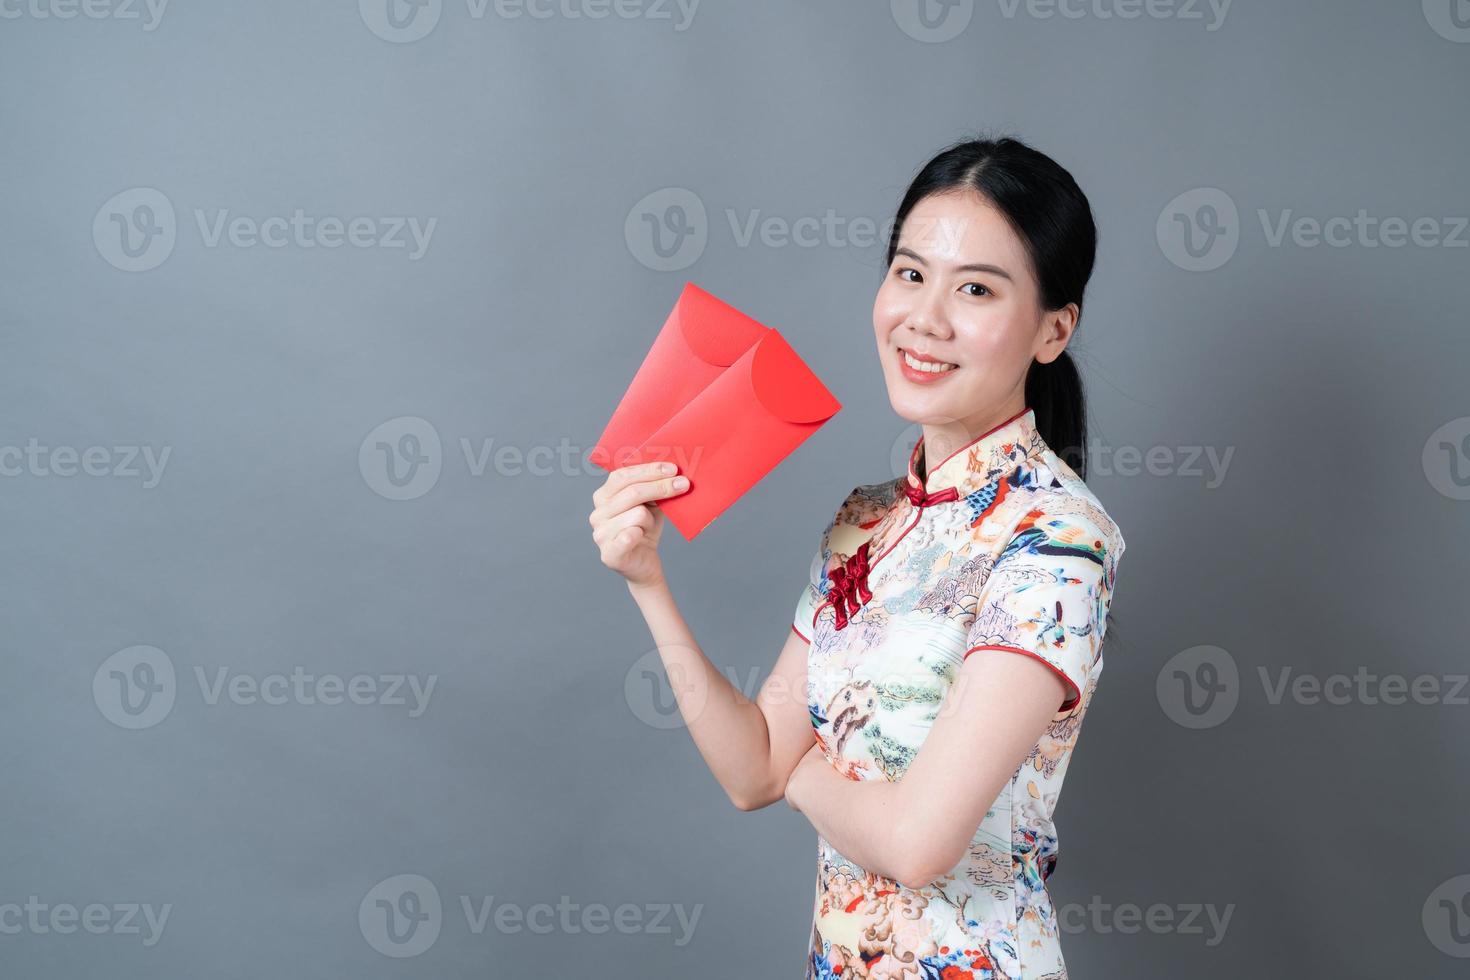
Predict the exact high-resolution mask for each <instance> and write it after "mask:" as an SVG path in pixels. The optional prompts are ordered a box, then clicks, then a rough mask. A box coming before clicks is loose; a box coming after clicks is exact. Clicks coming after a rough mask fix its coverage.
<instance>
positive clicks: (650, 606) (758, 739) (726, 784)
mask: <svg viewBox="0 0 1470 980" xmlns="http://www.w3.org/2000/svg"><path fill="white" fill-rule="evenodd" d="M628 591H629V592H630V593H631V594H632V596H633V600H634V601H635V602H637V604H638V608H639V610H640V611H641V612H642V613H643V618H644V620H645V621H647V623H648V629H649V632H650V633H652V634H653V642H654V644H655V645H656V646H657V647H658V652H659V656H660V657H661V658H662V659H663V664H664V671H665V672H666V674H667V675H668V679H669V686H670V687H672V688H673V690H674V699H675V701H676V702H677V703H678V705H679V712H680V714H681V715H682V716H683V719H684V725H685V727H686V728H688V729H689V735H690V737H692V738H693V739H694V744H695V745H696V746H697V747H698V748H699V753H700V755H702V756H703V757H704V761H705V764H706V765H707V766H709V770H710V772H711V773H712V774H714V777H715V779H716V780H717V781H718V782H719V784H720V786H721V787H722V788H723V789H724V790H725V794H726V795H727V796H729V798H730V801H731V802H732V803H734V804H735V805H736V806H737V807H739V808H740V809H742V810H750V809H756V808H758V807H761V806H765V805H766V804H768V803H769V802H771V801H772V800H773V799H780V797H781V793H782V791H783V790H784V788H785V779H784V777H783V778H782V780H781V783H782V785H780V786H775V785H774V779H775V777H774V774H773V772H772V767H771V740H770V733H769V731H768V729H767V727H766V718H765V715H764V714H763V713H762V712H761V709H760V707H759V705H757V704H756V703H755V702H753V701H751V700H749V699H747V698H746V697H745V696H744V695H742V694H741V693H740V691H739V690H738V689H737V688H736V687H735V685H734V684H731V683H730V681H729V679H728V678H727V677H725V675H724V674H723V673H721V672H720V671H719V670H717V669H716V668H715V666H714V664H712V663H710V661H709V658H708V657H706V656H705V655H704V651H703V650H701V649H700V647H699V644H698V643H697V642H696V641H695V639H694V634H693V633H692V632H691V631H690V629H689V626H688V624H687V623H685V621H684V617H683V615H682V614H681V613H680V612H679V607H678V605H677V604H676V603H675V602H674V597H673V593H672V592H671V591H670V590H669V587H668V584H667V583H666V582H661V583H659V584H657V585H653V586H635V585H633V584H631V583H630V584H629V586H628Z"/></svg>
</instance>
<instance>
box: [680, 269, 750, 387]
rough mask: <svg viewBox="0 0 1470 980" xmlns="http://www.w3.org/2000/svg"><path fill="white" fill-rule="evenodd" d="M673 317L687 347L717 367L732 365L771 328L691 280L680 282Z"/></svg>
mask: <svg viewBox="0 0 1470 980" xmlns="http://www.w3.org/2000/svg"><path fill="white" fill-rule="evenodd" d="M673 316H674V318H675V319H676V320H677V321H678V326H679V329H680V330H681V331H682V332H683V335H684V342H685V343H687V344H688V345H689V349H690V350H692V351H693V352H694V353H695V355H696V356H698V357H699V359H700V360H702V361H705V362H707V363H709V364H714V365H716V366H718V367H729V366H730V365H731V364H734V363H735V362H736V361H738V360H739V359H740V355H741V354H744V353H745V352H746V351H748V350H750V348H751V347H753V346H755V344H756V343H758V342H759V341H760V339H761V337H762V336H763V335H764V334H765V333H767V332H768V331H769V330H770V329H771V328H770V327H767V326H766V325H764V324H762V323H760V322H759V321H758V320H754V319H752V318H751V317H748V316H746V315H745V314H744V313H741V312H740V311H739V310H737V309H735V307H733V306H731V305H730V304H729V303H726V302H724V301H723V300H721V299H719V298H718V297H716V296H713V295H711V294H710V293H707V292H705V291H704V290H703V289H700V288H699V287H698V286H696V285H694V283H692V282H689V283H685V284H684V292H683V293H681V294H680V295H679V301H678V302H677V303H675V304H674V312H673Z"/></svg>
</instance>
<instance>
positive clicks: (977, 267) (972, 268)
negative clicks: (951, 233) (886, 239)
mask: <svg viewBox="0 0 1470 980" xmlns="http://www.w3.org/2000/svg"><path fill="white" fill-rule="evenodd" d="M893 254H894V255H907V256H908V257H909V258H911V259H913V260H914V261H915V262H917V263H919V264H920V265H928V264H929V263H928V262H925V261H924V257H923V256H922V255H920V254H919V253H918V252H915V251H914V250H913V249H911V248H905V247H903V246H899V247H898V248H897V249H896V250H895V251H894V253H893ZM952 268H953V270H954V271H955V272H988V273H990V274H991V275H995V276H1000V277H1001V278H1002V279H1006V280H1010V281H1012V282H1014V281H1015V280H1013V279H1011V274H1010V273H1009V272H1007V271H1006V270H1004V269H1002V268H1001V267H1000V266H998V265H986V264H984V263H981V262H971V263H968V264H966V265H957V266H953V267H952Z"/></svg>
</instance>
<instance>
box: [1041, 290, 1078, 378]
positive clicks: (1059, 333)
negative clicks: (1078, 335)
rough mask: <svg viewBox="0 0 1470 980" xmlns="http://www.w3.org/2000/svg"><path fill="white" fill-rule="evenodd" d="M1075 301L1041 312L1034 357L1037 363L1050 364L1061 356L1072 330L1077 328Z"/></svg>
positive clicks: (1070, 337)
mask: <svg viewBox="0 0 1470 980" xmlns="http://www.w3.org/2000/svg"><path fill="white" fill-rule="evenodd" d="M1079 312H1080V311H1079V310H1078V309H1077V304H1076V303H1068V304H1067V305H1066V306H1064V307H1062V308H1061V309H1060V310H1047V311H1046V312H1044V313H1042V314H1041V329H1040V330H1039V331H1038V332H1037V335H1036V350H1035V352H1034V355H1033V356H1034V357H1035V358H1036V360H1037V362H1038V363H1041V364H1050V363H1051V362H1052V361H1055V360H1056V359H1057V358H1059V357H1061V356H1062V351H1064V350H1066V349H1067V343H1068V342H1069V341H1070V340H1071V339H1072V332H1073V331H1075V330H1076V329H1077V317H1078V314H1079Z"/></svg>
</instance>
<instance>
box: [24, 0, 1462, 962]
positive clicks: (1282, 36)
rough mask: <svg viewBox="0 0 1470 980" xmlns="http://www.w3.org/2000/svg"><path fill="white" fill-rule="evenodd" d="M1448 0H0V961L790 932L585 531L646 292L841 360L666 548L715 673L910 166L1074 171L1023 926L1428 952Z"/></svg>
mask: <svg viewBox="0 0 1470 980" xmlns="http://www.w3.org/2000/svg"><path fill="white" fill-rule="evenodd" d="M1467 82H1470V8H1467V6H1466V4H1465V3H1464V2H1463V0H1424V2H1423V3H1422V4H1421V3H1420V2H1418V0H1412V2H1403V3H1380V2H1370V0H1355V2H1346V3H1345V2H1336V0H1332V2H1329V0H1298V2H1292V3H1282V2H1273V3H1264V2H1260V0H1236V2H1233V3H1232V2H1230V0H1200V2H1194V0H1158V2H1152V0H1151V2H1147V3H1144V2H1128V0H1055V2H1053V0H974V2H972V0H957V2H948V3H940V2H938V0H893V2H892V3H891V4H890V3H887V2H882V0H877V2H862V3H852V2H837V0H826V2H817V3H782V2H772V0H747V2H738V3H737V2H732V0H612V2H608V0H603V2H598V0H442V2H441V0H417V2H409V0H361V2H353V0H330V2H329V0H322V2H312V3H301V2H286V0H259V2H252V3H225V2H220V0H195V2H185V0H173V2H168V0H0V127H3V128H0V133H3V140H0V187H3V190H0V218H3V231H0V282H3V289H0V521H3V523H0V527H3V541H4V561H3V564H0V586H3V588H0V624H3V630H0V759H3V768H0V777H3V780H4V785H5V793H4V797H5V798H4V803H3V806H0V843H3V850H0V853H3V855H4V856H3V858H0V975H3V976H4V977H6V978H10V977H14V978H35V980H42V978H45V980H51V978H83V977H107V978H109V980H143V978H148V980H153V978H180V980H182V978H206V977H207V978H257V977H258V978H266V977H271V978H275V977H282V978H299V980H338V978H345V977H353V978H404V977H434V978H449V977H456V978H460V977H463V978H470V977H494V978H500V977H507V978H508V977H530V976H548V977H584V976H585V977H606V978H628V980H635V978H636V980H645V978H654V977H690V976H700V977H728V978H749V977H796V976H800V975H801V970H802V966H803V961H804V959H805V955H806V950H807V945H808V942H809V936H810V928H811V903H812V888H813V880H814V873H815V860H816V835H815V833H814V831H813V830H812V828H811V825H810V824H809V823H807V821H806V820H805V819H804V818H803V816H802V815H800V814H798V813H794V812H793V811H792V810H791V809H789V808H788V807H786V806H785V805H783V804H780V803H777V804H775V805H773V806H770V807H767V808H764V809H761V810H758V811H754V812H749V813H747V812H741V811H739V810H737V809H736V808H734V807H733V806H731V804H730V801H729V800H728V799H727V798H726V796H725V794H724V792H723V791H722V790H721V788H720V786H719V785H718V784H717V783H716V782H715V780H714V779H713V778H712V777H711V775H710V773H709V771H708V769H707V768H706V767H705V765H704V763H703V761H702V759H701V758H700V756H699V753H698V751H697V750H696V748H695V746H694V745H693V743H692V742H691V739H690V737H689V734H688V731H687V730H686V729H684V728H683V727H682V724H681V722H680V720H679V719H680V716H679V715H678V713H677V712H676V711H675V710H674V702H673V694H672V692H671V690H670V688H669V681H668V678H667V677H666V676H665V675H664V672H663V670H662V668H661V665H660V662H659V659H658V654H657V652H656V651H655V650H654V649H653V647H652V640H651V638H650V635H649V632H648V630H647V628H646V626H645V625H644V623H643V621H642V619H641V617H640V616H639V614H638V609H637V608H636V606H635V605H634V604H633V603H632V602H631V601H630V598H629V594H628V590H627V589H626V588H625V586H624V583H623V581H622V580H621V579H620V578H619V577H618V576H617V575H615V574H614V573H612V572H611V571H609V570H608V569H607V568H606V567H604V566H603V565H602V563H601V562H600V561H599V556H598V550H597V548H596V546H595V545H594V543H593V541H592V538H591V535H590V534H589V527H588V520H587V518H588V513H589V511H590V510H591V507H592V494H593V492H594V491H595V490H596V489H597V488H598V487H599V486H600V485H601V483H602V481H603V479H604V478H605V476H606V474H605V473H604V472H603V471H602V470H601V469H599V468H598V467H596V466H595V465H593V464H592V463H591V462H589V461H588V459H587V454H588V451H589V450H590V449H591V448H592V446H593V444H594V443H595V441H596V439H597V437H598V435H599V433H600V432H601V431H602V428H603V426H604V425H605V424H606V422H607V420H608V418H609V417H610V415H611V413H612V410H613V409H614V407H615V406H616V405H617V403H618V400H619V398H620V397H621V395H622V393H623V391H624V390H625V389H626V387H627V385H628V382H629V380H630V378H631V377H632V375H633V373H634V371H635V370H636V369H637V367H638V365H639V364H640V362H641V360H642V358H643V356H644V354H645V353H646V351H647V349H648V345H649V343H650V342H651V341H652V339H653V337H654V336H655V335H656V334H657V332H658V330H659V329H660V327H661V326H662V324H663V322H664V319H665V317H666V316H667V315H668V312H669V310H670V309H671V308H672V306H673V304H674V302H675V301H676V300H677V298H678V297H679V295H680V292H681V290H683V288H684V287H685V284H686V283H689V282H693V283H696V284H698V285H699V286H700V287H702V288H703V289H706V290H708V291H710V292H711V293H712V294H714V295H717V296H719V297H721V298H722V299H724V300H727V301H728V302H730V303H732V304H734V305H736V306H738V307H739V308H740V309H741V310H743V311H745V312H746V313H748V314H749V315H751V316H753V317H755V318H757V319H758V320H760V321H761V322H762V323H764V324H766V325H768V326H771V327H773V328H776V329H778V330H779V331H780V332H781V335H782V336H783V337H784V338H785V339H786V340H787V341H788V342H789V343H790V345H791V347H792V349H793V350H794V351H796V352H797V353H798V354H799V355H800V356H801V358H802V359H803V361H804V362H805V363H806V364H808V365H810V366H811V368H812V369H813V370H814V371H815V372H816V373H817V374H818V375H820V377H821V378H822V379H823V381H824V382H826V383H827V384H828V385H829V386H830V388H831V390H832V393H833V395H834V396H835V397H836V398H837V399H838V400H839V401H840V402H841V404H842V408H841V411H840V412H838V413H837V415H836V416H834V417H833V418H832V419H831V420H830V421H829V422H827V423H826V424H825V425H824V426H823V427H822V428H821V430H820V431H819V432H817V433H816V434H815V435H814V436H813V437H812V438H810V439H809V440H808V441H806V442H805V443H803V444H802V445H801V446H800V447H798V448H797V449H796V450H795V451H794V452H793V453H792V454H791V455H790V456H788V457H787V458H786V459H784V460H783V461H782V462H781V463H780V464H779V465H778V466H776V467H775V469H773V470H772V471H771V472H770V473H769V474H768V475H767V476H766V477H765V478H764V479H762V480H761V481H760V482H759V483H758V484H756V485H755V486H754V487H753V488H752V489H751V490H750V491H749V492H748V493H746V494H744V495H743V496H741V497H740V499H739V500H738V501H736V502H735V504H734V505H733V506H732V507H730V508H729V509H728V510H727V511H725V512H724V513H723V514H721V515H720V516H719V518H718V519H717V520H716V521H714V522H713V523H712V524H710V525H709V526H708V528H706V529H705V530H704V531H703V532H702V533H701V534H699V535H698V536H697V537H696V538H695V539H694V540H693V541H688V540H685V539H684V538H683V537H682V536H680V535H678V534H675V533H673V532H672V530H670V531H669V532H667V533H666V535H665V540H664V545H663V548H662V554H663V559H664V564H665V569H666V571H667V574H668V577H669V580H670V583H671V587H672V589H673V592H674V594H675V596H676V598H677V599H678V600H679V603H680V608H681V609H682V610H683V612H684V614H685V615H686V617H687V618H688V621H689V623H690V625H691V628H692V629H693V630H694V632H695V635H696V636H697V637H698V639H699V641H700V643H701V644H702V646H703V647H704V650H705V652H706V653H707V654H708V656H709V657H710V659H711V660H712V661H713V662H714V663H715V664H717V665H718V666H719V668H720V669H721V670H722V671H723V672H725V673H726V674H727V676H728V677H729V678H730V679H731V681H732V682H733V683H734V684H735V685H736V686H737V687H738V688H739V689H740V690H741V691H743V692H745V693H747V694H748V695H751V696H753V695H754V693H755V692H756V691H757V690H758V689H759V686H760V683H761V681H762V679H763V678H764V677H765V675H766V673H767V672H768V671H769V670H770V668H771V665H772V663H773V661H774V659H775V656H776V653H777V651H778V650H779V649H780V648H781V645H782V643H783V642H785V639H786V637H787V635H788V633H789V623H790V616H791V610H792V608H793V605H794V603H795V602H796V599H797V596H798V592H799V590H800V589H801V588H802V586H803V584H804V583H805V582H806V580H807V576H808V573H809V564H810V561H811V556H812V553H813V549H814V548H815V547H816V546H817V543H818V542H817V536H818V535H819V534H820V531H821V528H822V527H823V526H824V523H825V522H827V521H828V520H830V519H831V516H832V510H833V507H834V506H835V505H836V504H837V503H838V502H840V501H841V500H842V498H843V496H844V495H845V494H847V492H848V491H849V490H850V489H851V488H852V487H853V486H855V485H857V484H860V483H876V482H881V481H884V480H889V479H892V478H894V477H895V476H898V475H900V474H901V473H902V472H903V469H902V468H903V465H904V460H905V458H906V456H907V452H908V450H909V449H910V448H911V447H912V446H913V445H914V442H915V439H916V438H917V436H918V434H919V430H918V427H917V426H913V425H910V424H909V423H907V422H905V421H904V420H903V419H901V418H899V417H898V416H896V415H895V414H894V412H893V411H892V409H891V408H890V405H889V403H888V400H887V397H886V395H885V392H884V387H883V377H882V374H881V371H880V369H879V364H878V361H877V357H876V353H875V341H874V331H873V324H872V307H873V299H874V295H875V292H876V290H877V288H878V286H879V284H880V282H881V280H882V277H883V275H884V273H885V268H886V267H885V260H884V249H885V246H886V244H887V237H886V236H887V234H888V230H889V227H890V223H891V221H892V218H893V215H894V212H895V210H896V208H897V206H898V203H899V198H900V196H901V194H902V192H903V189H904V188H905V187H906V186H907V184H908V182H909V180H910V179H912V177H913V175H914V173H915V170H916V169H917V168H918V167H919V166H920V165H921V164H922V163H923V161H925V160H927V159H929V158H930V157H931V156H932V155H933V154H934V153H936V152H937V151H938V150H940V149H941V148H942V147H944V146H945V145H947V144H949V143H951V142H952V141H955V140H957V139H962V138H965V137H967V136H973V135H1000V134H1011V135H1015V136H1018V137H1020V138H1022V139H1024V140H1026V141H1027V142H1028V143H1030V144H1031V145H1033V146H1035V147H1037V148H1038V149H1040V150H1041V151H1043V152H1044V153H1047V154H1048V155H1050V156H1052V157H1053V158H1054V159H1056V160H1057V161H1058V162H1059V163H1060V164H1061V165H1062V166H1063V167H1065V168H1067V169H1068V170H1069V171H1070V172H1071V173H1072V174H1073V175H1074V176H1075V177H1076V179H1077V181H1078V183H1079V184H1080V186H1081V187H1082V189H1083V190H1084V191H1085V192H1086V194H1087V196H1088V199H1089V200H1090V202H1091V205H1092V208H1093V212H1094V214H1095V217H1096V221H1097V225H1098V229H1099V233H1100V240H1099V249H1098V260H1097V266H1096V269H1095V272H1094V275H1093V278H1092V281H1091V284H1090V288H1089V290H1088V292H1087V299H1086V304H1085V307H1084V313H1083V316H1082V320H1081V326H1080V329H1079V331H1078V333H1077V334H1076V336H1075V338H1074V342H1073V344H1072V346H1071V348H1070V350H1071V352H1072V353H1073V355H1074V356H1075V357H1076V359H1077V363H1078V366H1079V370H1080V371H1081V373H1082V376H1083V379H1084V382H1085V383H1086V386H1087V394H1088V399H1089V402H1088V403H1089V410H1090V423H1091V429H1090V433H1091V439H1092V446H1091V451H1090V455H1089V458H1088V461H1087V463H1088V472H1087V483H1088V486H1089V487H1090V488H1091V489H1092V490H1093V492H1095V493H1096V494H1097V496H1098V497H1099V498H1100V499H1101V500H1102V501H1103V502H1104V503H1105V504H1106V506H1107V508H1108V511H1109V513H1111V514H1112V515H1113V516H1114V517H1115V518H1116V519H1117V521H1118V524H1119V525H1120V526H1121V527H1122V528H1123V529H1124V532H1125V534H1126V537H1127V541H1128V552H1129V554H1128V558H1127V559H1126V560H1125V561H1124V563H1123V566H1122V570H1121V572H1120V574H1119V577H1118V582H1117V587H1116V597H1115V600H1114V604H1113V610H1112V611H1113V614H1114V616H1115V620H1114V626H1115V627H1116V631H1115V632H1110V633H1109V635H1108V640H1107V662H1108V664H1109V668H1108V670H1107V672H1106V675H1105V676H1104V677H1103V678H1102V680H1101V683H1100V685H1099V688H1098V691H1097V695H1096V698H1095V701H1094V703H1093V705H1092V709H1091V711H1090V712H1089V715H1090V721H1089V722H1088V724H1087V726H1086V729H1085V731H1084V733H1083V734H1082V737H1081V739H1080V741H1079V743H1078V746H1077V749H1076V755H1077V758H1076V760H1075V764H1074V765H1073V766H1072V768H1071V771H1070V779H1068V781H1067V784H1068V785H1067V790H1066V793H1065V794H1064V795H1063V796H1062V798H1061V800H1060V801H1059V803H1058V807H1057V826H1058V828H1059V831H1060V836H1061V840H1062V849H1061V852H1060V860H1059V863H1058V865H1057V869H1056V873H1055V875H1054V876H1053V877H1052V878H1051V879H1050V880H1049V881H1048V888H1049V889H1050V890H1051V892H1052V895H1053V897H1054V899H1055V901H1056V904H1057V912H1058V921H1059V922H1060V924H1061V928H1062V933H1063V936H1062V942H1063V948H1064V950H1065V952H1066V957H1067V964H1068V968H1069V971H1070V973H1071V974H1072V975H1073V976H1076V977H1079V978H1097V980H1101V978H1130V977H1191V978H1198V980H1205V978H1222V980H1223V978H1227V977H1239V976H1250V977H1299V976H1324V977H1325V976H1334V977H1373V976H1413V977H1423V978H1428V977H1444V978H1449V977H1457V976H1461V975H1463V973H1464V970H1465V967H1466V963H1467V962H1470V897H1467V896H1470V841H1467V837H1466V835H1465V833H1464V830H1465V813H1466V809H1467V806H1470V791H1467V789H1466V781H1465V779H1464V778H1463V777H1464V774H1465V772H1466V768H1467V765H1470V758H1467V753H1466V748H1465V739H1464V733H1465V732H1466V724H1467V719H1470V697H1467V695H1470V691H1467V688H1466V672H1467V666H1466V662H1467V661H1466V653H1467V646H1466V640H1465V638H1464V637H1465V629H1464V625H1465V613H1464V609H1465V603H1464V593H1465V584H1466V575H1467V564H1466V559H1465V556H1466V554H1467V549H1470V386H1467V383H1466V378H1465V373H1466V366H1467V364H1470V332H1467V321H1466V313H1465V309H1466V300H1467V296H1466V282H1467V272H1470V248H1467V241H1470V233H1467V229H1466V225H1467V214H1470V192H1467V184H1466V178H1465V160H1466V159H1467V156H1470V131H1467V128H1466V126H1465V121H1464V120H1465V113H1464V106H1463V101H1464V93H1465V92H1466V91H1467Z"/></svg>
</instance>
